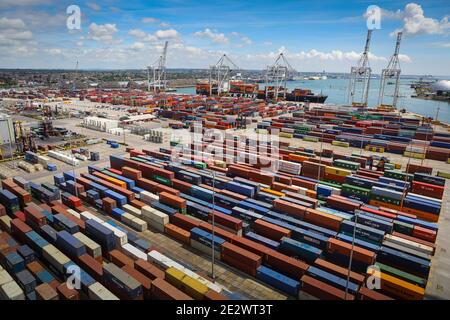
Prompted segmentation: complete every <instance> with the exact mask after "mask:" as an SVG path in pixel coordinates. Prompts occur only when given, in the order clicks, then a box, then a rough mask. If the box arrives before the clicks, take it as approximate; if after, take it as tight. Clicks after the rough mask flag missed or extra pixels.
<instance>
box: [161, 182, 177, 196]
mask: <svg viewBox="0 0 450 320" xmlns="http://www.w3.org/2000/svg"><path fill="white" fill-rule="evenodd" d="M160 192H167V193H170V194H173V195H175V196H179V195H180V191H178V190H176V189H174V188H171V187H168V186H166V185H164V184H158V185H157V186H156V193H160Z"/></svg>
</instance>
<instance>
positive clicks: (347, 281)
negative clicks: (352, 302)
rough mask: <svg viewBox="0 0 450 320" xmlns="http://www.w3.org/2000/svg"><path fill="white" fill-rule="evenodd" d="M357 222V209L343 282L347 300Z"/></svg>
mask: <svg viewBox="0 0 450 320" xmlns="http://www.w3.org/2000/svg"><path fill="white" fill-rule="evenodd" d="M357 223H358V211H356V212H355V225H354V226H353V238H352V249H351V250H350V259H349V262H348V270H347V280H346V283H345V297H344V299H345V300H347V294H348V285H349V284H350V273H351V272H352V271H351V270H352V263H353V250H354V249H355V238H356V225H357Z"/></svg>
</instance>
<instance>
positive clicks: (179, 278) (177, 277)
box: [166, 267, 186, 289]
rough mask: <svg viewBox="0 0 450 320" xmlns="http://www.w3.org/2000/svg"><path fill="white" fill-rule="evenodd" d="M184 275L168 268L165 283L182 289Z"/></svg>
mask: <svg viewBox="0 0 450 320" xmlns="http://www.w3.org/2000/svg"><path fill="white" fill-rule="evenodd" d="M185 276H186V274H185V273H184V272H183V271H180V270H178V269H177V268H174V267H170V268H169V269H167V270H166V281H167V282H169V283H170V284H171V285H173V286H174V287H177V288H178V289H182V288H183V278H184V277H185Z"/></svg>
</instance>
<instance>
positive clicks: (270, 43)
mask: <svg viewBox="0 0 450 320" xmlns="http://www.w3.org/2000/svg"><path fill="white" fill-rule="evenodd" d="M263 44H264V45H265V46H271V45H273V43H272V42H270V41H264V42H263Z"/></svg>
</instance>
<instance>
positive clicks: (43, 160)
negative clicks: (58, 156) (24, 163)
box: [38, 156, 50, 167]
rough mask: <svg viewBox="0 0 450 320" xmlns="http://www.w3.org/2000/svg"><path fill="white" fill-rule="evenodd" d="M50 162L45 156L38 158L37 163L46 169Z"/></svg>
mask: <svg viewBox="0 0 450 320" xmlns="http://www.w3.org/2000/svg"><path fill="white" fill-rule="evenodd" d="M49 162H50V158H48V157H45V156H38V163H40V164H42V165H43V166H44V167H47V165H48V164H49Z"/></svg>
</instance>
